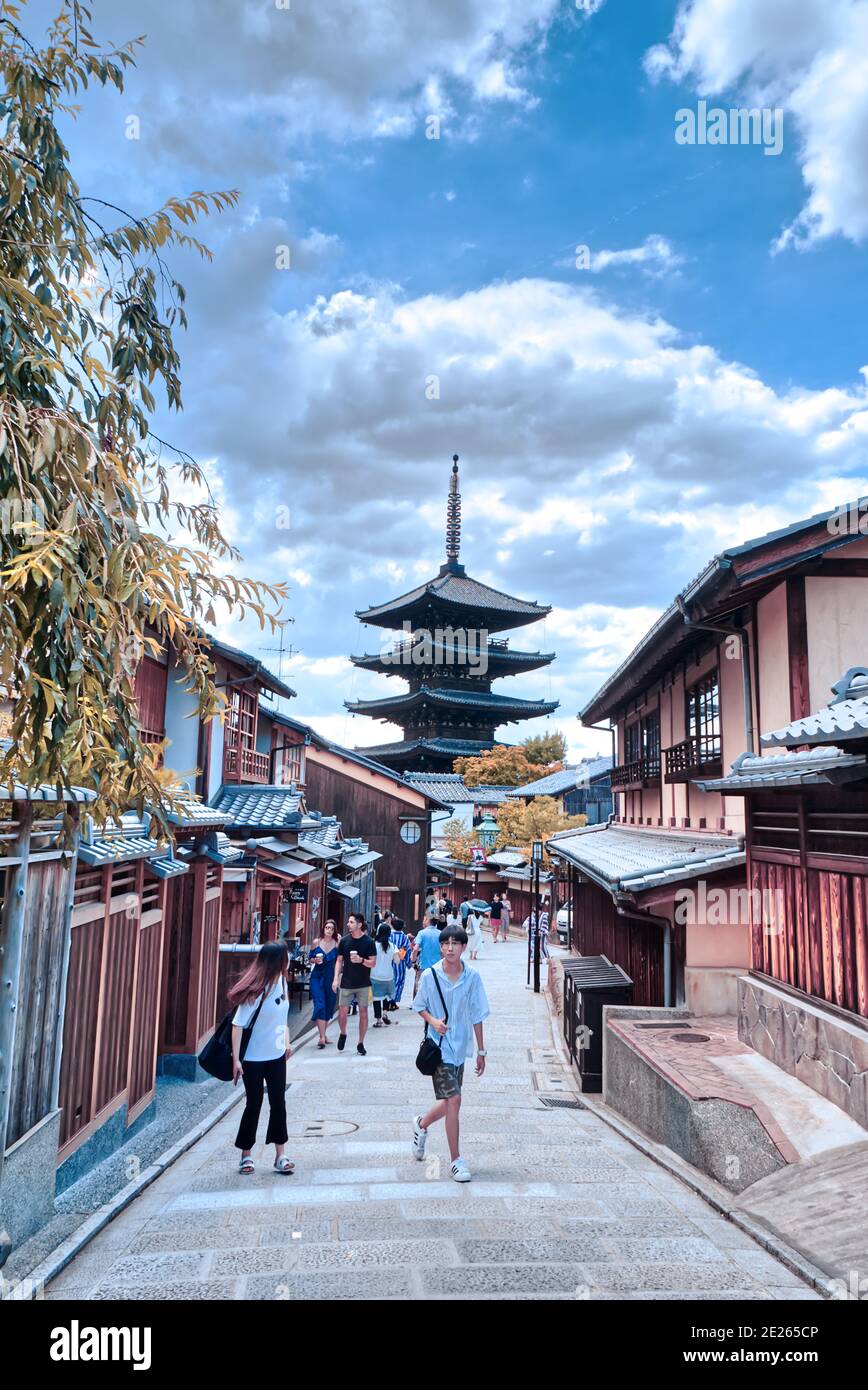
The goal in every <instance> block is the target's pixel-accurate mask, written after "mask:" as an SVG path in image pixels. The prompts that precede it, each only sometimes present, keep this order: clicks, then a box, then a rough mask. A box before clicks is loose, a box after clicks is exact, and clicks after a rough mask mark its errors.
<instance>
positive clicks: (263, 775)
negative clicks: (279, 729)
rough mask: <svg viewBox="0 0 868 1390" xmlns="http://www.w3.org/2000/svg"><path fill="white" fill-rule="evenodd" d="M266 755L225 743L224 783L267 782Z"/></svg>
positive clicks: (253, 749)
mask: <svg viewBox="0 0 868 1390" xmlns="http://www.w3.org/2000/svg"><path fill="white" fill-rule="evenodd" d="M268 763H269V758H268V754H267V753H257V751H256V749H255V748H247V747H241V748H239V747H238V745H237V744H234V743H226V745H225V746H224V748H223V781H224V782H267V781H268Z"/></svg>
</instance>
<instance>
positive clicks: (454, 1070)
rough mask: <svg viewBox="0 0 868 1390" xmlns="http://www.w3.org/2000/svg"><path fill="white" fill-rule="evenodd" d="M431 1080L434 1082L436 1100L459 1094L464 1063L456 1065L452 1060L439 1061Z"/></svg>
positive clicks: (448, 1098)
mask: <svg viewBox="0 0 868 1390" xmlns="http://www.w3.org/2000/svg"><path fill="white" fill-rule="evenodd" d="M431 1080H432V1081H433V1082H434V1097H435V1099H436V1100H451V1099H452V1097H453V1096H460V1095H461V1083H462V1081H463V1080H464V1063H463V1062H462V1063H461V1066H460V1067H457V1066H456V1065H455V1064H454V1062H441V1063H440V1065H439V1067H438V1068H437V1070H436V1071H435V1072H434V1075H433V1076H432V1077H431Z"/></svg>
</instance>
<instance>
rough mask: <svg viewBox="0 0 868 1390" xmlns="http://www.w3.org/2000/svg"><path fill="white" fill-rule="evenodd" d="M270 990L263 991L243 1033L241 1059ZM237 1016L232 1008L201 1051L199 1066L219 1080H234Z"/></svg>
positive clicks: (239, 1051) (239, 1050) (241, 1059)
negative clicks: (233, 1024) (234, 1023)
mask: <svg viewBox="0 0 868 1390" xmlns="http://www.w3.org/2000/svg"><path fill="white" fill-rule="evenodd" d="M267 994H268V990H265V991H264V992H263V995H262V998H261V999H260V1001H259V1003H258V1004H257V1006H256V1013H255V1014H254V1015H253V1017H252V1019H251V1020H250V1022H249V1023H248V1025H247V1027H246V1028H245V1029H244V1030H243V1031H242V1034H241V1046H240V1048H239V1049H238V1056H239V1060H240V1061H242V1062H243V1061H244V1054H245V1052H246V1051H247V1044H248V1043H249V1042H250V1036H251V1034H252V1032H253V1030H254V1028H255V1027H256V1020H257V1019H258V1017H259V1011H260V1009H261V1008H262V1006H263V1004H264V1003H265V996H266V995H267ZM234 1017H235V1010H234V1009H230V1010H229V1012H228V1014H227V1015H226V1017H225V1018H224V1019H223V1021H222V1023H219V1024H218V1025H217V1027H216V1028H215V1030H214V1032H213V1033H212V1034H211V1037H210V1038H209V1039H208V1041H207V1042H206V1044H205V1046H204V1047H203V1048H202V1051H201V1052H200V1053H199V1066H200V1067H201V1068H202V1070H203V1071H207V1072H208V1074H209V1075H210V1076H216V1078H217V1080H218V1081H231V1080H232V1020H233V1018H234Z"/></svg>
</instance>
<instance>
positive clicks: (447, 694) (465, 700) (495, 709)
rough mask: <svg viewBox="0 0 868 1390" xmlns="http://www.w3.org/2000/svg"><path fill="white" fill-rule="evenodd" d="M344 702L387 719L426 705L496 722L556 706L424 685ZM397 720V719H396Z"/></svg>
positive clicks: (546, 711)
mask: <svg viewBox="0 0 868 1390" xmlns="http://www.w3.org/2000/svg"><path fill="white" fill-rule="evenodd" d="M344 704H345V705H346V707H347V709H348V710H350V711H351V713H353V714H373V715H375V716H376V715H382V717H383V718H388V719H393V718H394V717H395V715H397V714H400V713H403V712H404V711H407V712H409V711H410V710H414V711H415V710H418V709H420V708H425V707H427V706H431V707H433V708H435V709H443V710H448V709H456V710H457V709H460V710H462V711H471V712H473V713H475V714H482V715H485V716H487V717H490V718H491V719H493V720H494V721H495V722H496V723H497V722H503V721H504V720H513V719H534V718H536V717H537V716H538V715H541V714H551V713H552V711H553V710H556V709H557V707H558V701H557V700H520V699H518V698H517V697H516V696H513V695H492V694H491V692H490V691H487V690H485V691H483V690H478V691H477V690H436V689H435V690H429V689H428V687H427V686H424V685H423V686H422V687H421V689H419V690H410V691H408V692H407V693H406V694H404V695H385V696H383V697H382V698H381V699H378V700H352V701H350V700H345V701H344ZM397 722H398V723H400V722H401V721H400V718H399V719H398V720H397Z"/></svg>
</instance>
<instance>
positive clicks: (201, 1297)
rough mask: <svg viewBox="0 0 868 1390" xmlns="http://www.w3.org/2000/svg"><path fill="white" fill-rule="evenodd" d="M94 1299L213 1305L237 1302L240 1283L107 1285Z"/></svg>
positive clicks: (199, 1282) (234, 1280) (99, 1290)
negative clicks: (219, 1302) (227, 1301)
mask: <svg viewBox="0 0 868 1390" xmlns="http://www.w3.org/2000/svg"><path fill="white" fill-rule="evenodd" d="M90 1296H91V1298H94V1299H107V1300H114V1299H117V1300H118V1302H122V1303H126V1302H130V1301H133V1300H138V1301H140V1302H151V1301H152V1300H154V1299H159V1300H160V1301H161V1302H164V1303H211V1302H213V1301H214V1300H216V1299H220V1300H226V1299H237V1298H238V1297H239V1293H238V1281H237V1280H236V1279H230V1280H225V1281H217V1280H214V1281H207V1282H205V1281H202V1280H198V1281H197V1280H191V1282H190V1283H188V1284H163V1283H159V1284H129V1285H124V1284H106V1285H100V1286H99V1288H97V1289H95V1290H94V1292H93V1293H92V1294H91V1295H90Z"/></svg>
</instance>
